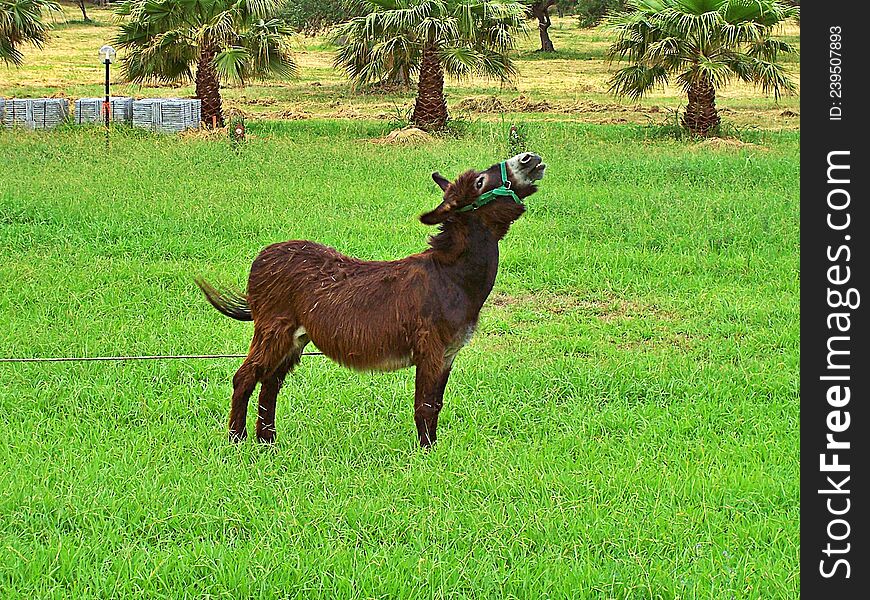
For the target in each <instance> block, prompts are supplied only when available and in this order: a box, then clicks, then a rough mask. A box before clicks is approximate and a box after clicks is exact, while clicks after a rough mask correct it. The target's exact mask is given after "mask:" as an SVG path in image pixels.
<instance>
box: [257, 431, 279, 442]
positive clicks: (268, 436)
mask: <svg viewBox="0 0 870 600" xmlns="http://www.w3.org/2000/svg"><path fill="white" fill-rule="evenodd" d="M257 441H258V442H260V443H261V444H274V443H275V432H274V431H260V432H257Z"/></svg>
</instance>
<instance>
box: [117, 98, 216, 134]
mask: <svg viewBox="0 0 870 600" xmlns="http://www.w3.org/2000/svg"><path fill="white" fill-rule="evenodd" d="M201 119H202V103H201V101H200V100H183V99H180V98H144V99H142V100H134V101H133V127H141V128H143V129H150V130H151V131H159V132H164V133H178V132H179V131H184V130H185V129H198V128H199V123H200V121H201Z"/></svg>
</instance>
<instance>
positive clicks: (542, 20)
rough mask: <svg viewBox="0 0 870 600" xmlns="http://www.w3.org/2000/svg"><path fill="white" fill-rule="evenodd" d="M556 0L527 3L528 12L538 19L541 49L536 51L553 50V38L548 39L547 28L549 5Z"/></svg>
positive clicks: (553, 4)
mask: <svg viewBox="0 0 870 600" xmlns="http://www.w3.org/2000/svg"><path fill="white" fill-rule="evenodd" d="M556 4H557V0H537V1H535V2H532V3H531V4H530V5H529V12H530V13H531V15H532V16H533V17H534V18H536V19H537V20H538V32H539V33H540V34H541V49H540V50H539V51H538V52H555V51H556V48H555V47H554V46H553V40H551V39H550V34H549V32H548V30H549V29H550V25H552V22H551V21H550V7H551V6H555V5H556Z"/></svg>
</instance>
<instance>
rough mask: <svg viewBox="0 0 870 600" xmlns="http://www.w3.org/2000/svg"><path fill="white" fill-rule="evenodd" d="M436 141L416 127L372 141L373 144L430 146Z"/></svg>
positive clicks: (393, 132)
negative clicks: (429, 144)
mask: <svg viewBox="0 0 870 600" xmlns="http://www.w3.org/2000/svg"><path fill="white" fill-rule="evenodd" d="M434 141H435V137H433V136H432V135H431V134H429V133H426V132H425V131H423V130H422V129H417V128H416V127H405V128H403V129H396V130H395V131H391V132H390V133H388V134H387V135H385V136H384V137H382V138H375V139H373V140H371V142H372V143H373V144H428V143H431V142H434Z"/></svg>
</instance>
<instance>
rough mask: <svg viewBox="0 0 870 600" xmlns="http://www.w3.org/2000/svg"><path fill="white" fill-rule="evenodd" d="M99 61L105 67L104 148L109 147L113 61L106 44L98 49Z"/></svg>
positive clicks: (113, 56) (111, 49)
mask: <svg viewBox="0 0 870 600" xmlns="http://www.w3.org/2000/svg"><path fill="white" fill-rule="evenodd" d="M100 60H102V61H103V64H105V65H106V99H105V100H104V101H103V112H104V114H105V116H106V146H108V145H109V115H110V114H111V113H112V105H111V101H110V100H109V65H111V64H112V63H113V62H114V61H115V49H114V48H112V47H111V46H109V45H108V44H107V45H105V46H103V47H102V48H100Z"/></svg>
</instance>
